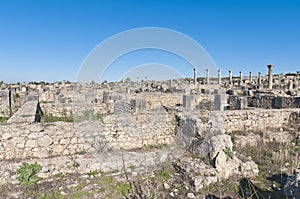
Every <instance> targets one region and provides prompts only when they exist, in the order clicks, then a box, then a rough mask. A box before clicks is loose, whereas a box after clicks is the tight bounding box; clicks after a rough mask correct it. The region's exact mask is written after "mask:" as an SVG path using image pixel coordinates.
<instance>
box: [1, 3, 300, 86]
mask: <svg viewBox="0 0 300 199" xmlns="http://www.w3.org/2000/svg"><path fill="white" fill-rule="evenodd" d="M299 10H300V1H297V0H285V1H284V0H282V1H276V0H260V1H259V0H226V1H221V0H219V1H217V0H205V1H201V0H198V1H196V0H195V1H188V0H186V1H184V0H180V1H179V0H174V1H163V0H160V1H158V0H151V1H138V0H136V1H133V0H132V1H129V0H128V1H120V0H119V1H118V0H116V1H108V0H107V1H106V0H102V1H100V0H99V1H95V0H89V1H83V0H81V1H79V0H51V1H50V0H49V1H46V0H44V1H40V0H26V1H23V0H19V1H16V0H10V1H3V0H1V1H0V70H1V73H0V74H1V75H0V79H1V80H4V81H6V82H17V81H21V82H22V81H41V80H43V81H49V82H51V81H56V80H71V81H74V80H75V79H76V75H77V73H78V71H79V68H80V65H81V64H82V62H83V60H84V59H85V58H86V56H87V55H88V54H89V53H90V51H91V50H92V49H93V48H95V47H96V46H97V45H98V44H99V43H101V42H102V41H104V40H106V39H107V38H109V37H111V36H112V35H114V34H117V33H119V32H122V31H126V30H129V29H132V28H141V27H163V28H169V29H173V30H176V31H179V32H181V33H183V34H186V35H187V36H189V37H191V38H193V39H194V40H196V41H197V42H198V43H199V44H201V45H202V46H203V47H204V48H205V49H206V51H207V52H208V53H209V54H210V56H211V57H212V58H213V60H214V62H215V63H216V65H217V66H218V68H220V69H221V70H222V71H223V76H227V74H228V70H229V69H232V70H233V71H234V75H238V72H239V71H240V70H241V71H243V72H244V73H245V74H248V72H249V71H252V72H253V73H254V74H257V73H258V72H259V71H260V72H262V73H264V74H266V73H267V67H266V65H267V64H269V63H273V64H274V65H275V69H274V72H275V73H286V72H296V71H297V70H300V56H299V55H300V39H299V38H300V12H299ZM174 42H176V41H174ZM128 56H129V58H126V57H124V58H120V59H119V60H117V61H116V63H115V66H114V67H111V68H110V70H107V71H106V74H105V78H106V79H108V80H118V78H119V76H114V74H115V73H116V72H117V71H118V70H119V69H118V67H120V66H122V67H124V68H125V69H126V70H128V71H129V70H130V69H131V68H133V67H135V66H136V64H137V63H138V64H142V63H149V62H155V63H161V64H168V65H169V66H174V68H176V70H178V71H179V72H180V73H181V74H183V75H184V76H192V73H193V71H192V66H190V65H188V63H184V62H183V61H182V60H181V59H180V58H178V57H177V56H175V55H173V54H170V53H166V52H160V51H157V50H146V51H144V52H136V53H131V54H130V55H128ZM132 60H134V61H132ZM137 60H138V61H137ZM168 60H169V61H170V63H168Z"/></svg>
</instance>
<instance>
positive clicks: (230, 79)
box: [229, 70, 233, 84]
mask: <svg viewBox="0 0 300 199" xmlns="http://www.w3.org/2000/svg"><path fill="white" fill-rule="evenodd" d="M232 83H233V82H232V70H230V71H229V84H232Z"/></svg>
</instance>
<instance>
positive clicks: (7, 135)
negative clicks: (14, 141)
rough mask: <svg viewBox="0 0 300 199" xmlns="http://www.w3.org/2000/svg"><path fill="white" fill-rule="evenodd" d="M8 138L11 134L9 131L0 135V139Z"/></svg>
mask: <svg viewBox="0 0 300 199" xmlns="http://www.w3.org/2000/svg"><path fill="white" fill-rule="evenodd" d="M10 138H12V135H11V134H10V133H4V134H3V135H2V139H3V140H8V139H10Z"/></svg>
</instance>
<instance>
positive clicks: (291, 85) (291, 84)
mask: <svg viewBox="0 0 300 199" xmlns="http://www.w3.org/2000/svg"><path fill="white" fill-rule="evenodd" d="M293 88H294V82H293V80H292V79H290V81H289V90H290V91H291V90H293Z"/></svg>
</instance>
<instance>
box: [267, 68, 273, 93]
mask: <svg viewBox="0 0 300 199" xmlns="http://www.w3.org/2000/svg"><path fill="white" fill-rule="evenodd" d="M267 67H268V69H269V72H268V86H269V89H272V88H273V68H274V65H272V64H269V65H268V66H267Z"/></svg>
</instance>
